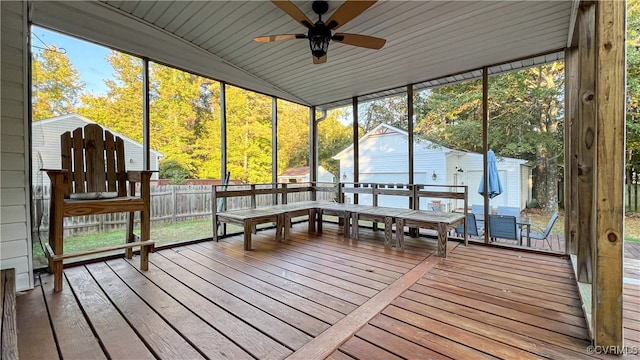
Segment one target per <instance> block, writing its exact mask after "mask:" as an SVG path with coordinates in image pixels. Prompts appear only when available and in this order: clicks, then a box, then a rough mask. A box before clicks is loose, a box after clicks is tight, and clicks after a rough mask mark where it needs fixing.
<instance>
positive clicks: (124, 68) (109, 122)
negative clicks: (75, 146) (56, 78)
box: [78, 50, 159, 150]
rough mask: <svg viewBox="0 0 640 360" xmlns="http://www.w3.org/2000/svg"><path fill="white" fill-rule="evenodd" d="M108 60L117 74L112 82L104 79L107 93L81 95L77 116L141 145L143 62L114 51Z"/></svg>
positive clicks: (114, 73)
mask: <svg viewBox="0 0 640 360" xmlns="http://www.w3.org/2000/svg"><path fill="white" fill-rule="evenodd" d="M107 61H108V62H109V64H111V66H112V67H113V75H114V78H113V79H106V80H105V85H106V86H107V92H106V93H105V94H104V95H96V94H93V93H84V94H82V96H81V99H82V106H81V107H80V108H79V109H78V113H79V114H80V115H82V116H84V117H86V118H88V119H91V120H93V121H95V122H97V123H98V124H101V125H104V126H106V127H108V128H110V129H112V130H114V131H117V132H119V133H120V134H123V135H125V136H127V137H129V138H131V139H133V140H135V141H138V142H140V143H141V142H142V121H143V117H142V60H141V59H139V58H136V57H133V56H130V55H127V54H123V53H120V52H117V51H113V50H112V51H111V53H110V54H109V56H107ZM152 148H153V146H152ZM154 149H155V150H159V149H157V148H154Z"/></svg>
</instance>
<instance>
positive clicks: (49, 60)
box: [31, 45, 85, 121]
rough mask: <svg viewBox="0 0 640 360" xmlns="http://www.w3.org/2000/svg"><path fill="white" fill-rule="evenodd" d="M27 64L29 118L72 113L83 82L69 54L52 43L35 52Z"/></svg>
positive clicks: (44, 117) (40, 118)
mask: <svg viewBox="0 0 640 360" xmlns="http://www.w3.org/2000/svg"><path fill="white" fill-rule="evenodd" d="M31 66H32V73H33V78H32V83H33V85H32V103H33V106H32V111H33V113H32V118H33V121H38V120H42V119H47V118H51V117H54V116H60V115H64V114H69V113H74V112H76V107H77V105H78V101H79V96H80V93H81V92H82V91H84V87H85V84H84V83H83V82H81V81H80V75H79V73H78V70H77V69H76V68H75V67H74V66H73V64H71V61H70V60H69V57H68V56H67V55H66V54H64V53H62V52H61V51H60V50H58V48H57V47H56V46H55V45H52V46H50V47H49V48H47V49H43V50H41V51H39V52H36V53H35V54H34V57H33V61H32V65H31Z"/></svg>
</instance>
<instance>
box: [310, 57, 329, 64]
mask: <svg viewBox="0 0 640 360" xmlns="http://www.w3.org/2000/svg"><path fill="white" fill-rule="evenodd" d="M312 58H313V63H314V64H324V63H326V62H327V55H324V56H323V57H321V58H320V59H318V58H317V57H315V56H312Z"/></svg>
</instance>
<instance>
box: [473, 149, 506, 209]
mask: <svg viewBox="0 0 640 360" xmlns="http://www.w3.org/2000/svg"><path fill="white" fill-rule="evenodd" d="M487 173H488V179H489V186H488V187H487V195H488V196H489V199H493V198H494V197H496V196H498V195H500V194H502V184H501V183H500V176H499V175H498V164H497V163H496V154H494V152H493V150H489V151H488V152H487ZM478 193H479V194H480V195H483V196H484V176H483V177H482V179H480V186H479V187H478Z"/></svg>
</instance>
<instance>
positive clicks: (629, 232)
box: [33, 209, 640, 269]
mask: <svg viewBox="0 0 640 360" xmlns="http://www.w3.org/2000/svg"><path fill="white" fill-rule="evenodd" d="M523 215H524V216H528V217H531V221H532V226H531V231H532V232H542V231H543V230H544V228H545V227H546V226H547V223H548V222H549V218H550V217H551V216H550V215H545V214H544V213H543V212H542V210H539V209H527V210H525V212H524V213H523ZM559 215H560V216H559V217H558V220H557V221H556V223H555V224H554V225H553V228H552V229H551V233H552V234H559V235H562V234H563V232H564V213H562V212H561V213H560V214H559ZM326 220H329V218H328V217H327V218H326ZM332 220H334V221H335V220H337V219H332ZM363 225H364V223H363ZM239 232H242V228H241V227H239V226H235V225H227V233H239ZM212 236H213V229H212V227H211V220H210V219H207V220H193V221H183V222H179V223H175V224H156V225H152V227H151V239H152V240H155V241H156V245H164V244H170V243H176V242H181V241H189V240H199V239H204V238H211V237H212ZM124 239H125V231H124V230H122V231H114V232H108V233H102V234H93V235H84V236H76V237H70V238H66V239H65V240H64V251H65V253H71V252H76V251H82V250H88V249H94V248H98V247H103V246H109V245H116V244H122V243H124ZM624 240H625V241H634V242H640V213H632V214H628V215H627V216H626V219H625V238H624ZM44 241H46V239H44ZM33 258H34V268H36V269H37V268H42V267H45V266H46V265H47V260H46V258H45V257H44V252H43V250H42V247H41V245H40V243H39V241H37V240H34V243H33Z"/></svg>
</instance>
